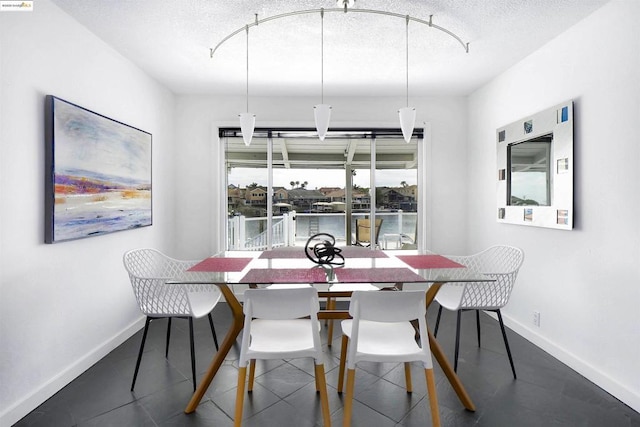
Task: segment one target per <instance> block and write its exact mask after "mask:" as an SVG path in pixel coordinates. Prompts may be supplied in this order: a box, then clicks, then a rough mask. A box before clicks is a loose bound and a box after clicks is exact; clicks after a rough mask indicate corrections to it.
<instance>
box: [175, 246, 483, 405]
mask: <svg viewBox="0 0 640 427" xmlns="http://www.w3.org/2000/svg"><path fill="white" fill-rule="evenodd" d="M340 250H341V256H342V257H343V259H344V260H343V261H341V262H343V264H342V265H332V264H328V263H325V264H317V263H315V262H313V260H312V259H310V258H309V257H308V256H307V254H306V252H305V248H302V247H285V248H276V249H271V250H265V251H226V252H223V253H220V254H217V255H214V256H211V257H208V258H206V259H204V260H202V261H201V262H199V263H197V264H196V265H194V266H193V267H191V268H190V269H189V270H187V271H185V272H183V273H182V274H181V275H180V276H179V277H177V278H175V279H174V280H172V283H189V284H190V283H207V284H215V285H217V286H218V287H219V288H220V291H221V292H222V294H223V296H224V298H225V300H226V302H227V304H228V306H229V309H230V310H231V314H232V317H233V320H232V324H231V327H230V328H229V330H228V332H227V334H226V336H225V337H224V340H223V342H222V344H221V345H220V347H219V349H218V351H217V352H216V353H215V354H214V355H213V358H212V360H211V363H210V365H209V368H208V369H207V372H206V373H205V375H204V377H203V378H202V379H201V381H200V382H199V384H198V387H197V389H196V391H195V392H194V394H193V396H192V397H191V400H190V401H189V403H188V404H187V407H186V408H185V413H192V412H194V411H195V410H196V408H197V407H198V404H199V403H200V400H201V399H202V397H203V396H204V394H205V392H206V391H207V389H208V387H209V385H210V384H211V381H212V380H213V379H214V377H215V375H216V373H217V372H218V370H219V368H220V366H222V364H223V362H224V360H225V358H226V356H227V354H228V353H229V350H230V349H231V348H232V347H233V345H234V343H235V342H236V339H237V338H238V335H239V334H240V332H241V331H242V329H243V326H244V314H243V309H242V303H241V302H240V300H239V299H238V294H240V295H241V293H240V291H241V290H242V288H246V287H261V286H268V285H273V284H281V285H292V286H296V285H297V286H300V285H302V284H306V285H313V286H316V287H318V294H319V296H320V297H328V296H330V297H331V298H340V297H349V296H350V295H351V293H350V292H348V291H345V292H335V291H331V292H329V287H330V286H331V285H333V284H336V283H364V282H366V283H372V284H375V285H377V286H379V287H380V288H381V289H384V290H392V291H402V290H403V289H407V288H414V285H417V286H426V294H427V295H426V301H427V302H426V304H427V308H428V307H429V305H430V304H431V303H432V302H433V300H434V298H435V296H436V294H437V292H438V290H439V289H440V287H442V286H443V285H444V284H446V283H452V282H487V283H491V282H493V281H494V279H493V278H491V277H490V276H487V275H484V274H482V272H479V271H475V270H473V269H471V268H468V267H465V266H463V265H461V264H458V263H456V262H455V261H453V260H450V259H449V258H447V257H445V256H442V255H439V254H436V253H432V252H429V251H417V250H397V251H382V250H378V249H375V248H362V247H356V246H346V247H343V248H341V249H340ZM318 318H319V319H348V318H349V311H348V310H347V309H331V310H329V309H326V308H323V309H321V310H320V312H319V313H318ZM428 336H429V346H430V348H431V352H432V355H433V356H434V358H435V359H436V361H437V362H438V364H439V365H440V367H441V369H442V371H443V373H444V374H445V376H446V378H447V380H448V381H449V383H450V384H451V386H452V388H453V390H454V391H455V393H456V394H457V396H458V398H459V400H460V402H461V403H462V405H463V406H464V407H465V408H466V409H467V410H469V411H475V410H476V408H475V405H474V403H473V401H472V400H471V397H470V396H469V394H468V393H467V391H466V390H465V388H464V385H463V384H462V382H461V381H460V378H459V377H458V375H457V374H456V373H455V372H454V370H453V367H452V366H451V364H450V363H449V360H448V359H447V357H446V356H445V354H444V352H443V351H442V348H441V347H440V345H439V344H438V342H437V340H436V339H435V337H434V336H433V334H432V332H431V331H430V330H429V331H428Z"/></svg>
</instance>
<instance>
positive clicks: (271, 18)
mask: <svg viewBox="0 0 640 427" xmlns="http://www.w3.org/2000/svg"><path fill="white" fill-rule="evenodd" d="M323 12H327V13H329V12H341V13H370V14H376V15H386V16H392V17H395V18H401V19H404V20H408V21H413V22H417V23H419V24H423V25H426V26H428V27H431V28H435V29H436V30H440V31H442V32H443V33H445V34H448V35H449V36H451V37H453V38H454V39H455V40H456V41H457V42H458V43H460V45H462V47H463V49H464V50H465V52H467V53H469V43H465V42H464V41H462V39H461V38H460V37H459V36H458V35H457V34H455V33H453V32H452V31H449V30H447V29H446V28H444V27H441V26H439V25H436V24H434V23H433V15H429V20H428V21H425V20H424V19H420V18H414V17H412V16H409V15H402V14H400V13H394V12H386V11H383V10H373V9H349V11H348V12H345V10H344V9H341V8H332V9H324V8H321V9H309V10H299V11H294V12H287V13H282V14H280V15H274V16H269V17H267V18H263V19H258V14H257V13H256V19H255V21H254V22H252V23H250V24H247V25H245V26H243V27H242V28H239V29H237V30H236V31H234V32H232V33H231V34H229V35H228V36H226V37H225V38H223V39H222V40H221V41H220V43H218V44H217V45H216V47H214V48H211V49H210V56H211V58H213V54H214V53H215V52H216V50H218V48H219V47H220V46H222V45H223V44H224V42H226V41H227V40H229V39H230V38H232V37H233V36H235V35H236V34H239V33H241V32H243V31H246V30H248V29H249V28H250V27H257V26H258V25H260V24H263V23H265V22H269V21H275V20H276V19H280V18H286V17H289V16H295V15H308V14H312V13H323Z"/></svg>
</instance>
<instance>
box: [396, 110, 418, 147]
mask: <svg viewBox="0 0 640 427" xmlns="http://www.w3.org/2000/svg"><path fill="white" fill-rule="evenodd" d="M398 115H399V116H400V129H402V136H404V140H405V141H406V142H407V143H408V142H409V141H411V135H413V128H414V126H415V124H416V109H415V108H414V107H403V108H401V109H399V110H398Z"/></svg>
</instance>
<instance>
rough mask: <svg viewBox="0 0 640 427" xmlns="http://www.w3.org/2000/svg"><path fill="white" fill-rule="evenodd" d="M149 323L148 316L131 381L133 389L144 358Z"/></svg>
mask: <svg viewBox="0 0 640 427" xmlns="http://www.w3.org/2000/svg"><path fill="white" fill-rule="evenodd" d="M149 323H151V318H150V317H147V320H146V321H145V322H144V331H143V332H142V342H141V343H140V351H138V360H137V361H136V369H135V370H134V371H133V381H132V382H131V391H133V388H134V387H135V385H136V378H138V369H140V361H141V360H142V352H143V351H144V343H145V341H146V340H147V331H148V330H149Z"/></svg>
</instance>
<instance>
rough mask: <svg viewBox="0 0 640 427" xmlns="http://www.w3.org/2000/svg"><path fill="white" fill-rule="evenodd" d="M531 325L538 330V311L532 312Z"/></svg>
mask: <svg viewBox="0 0 640 427" xmlns="http://www.w3.org/2000/svg"><path fill="white" fill-rule="evenodd" d="M533 324H534V325H535V326H537V327H538V328H539V327H540V312H539V311H534V312H533Z"/></svg>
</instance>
